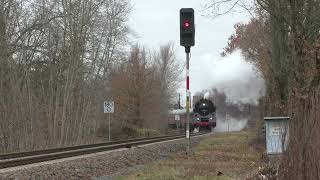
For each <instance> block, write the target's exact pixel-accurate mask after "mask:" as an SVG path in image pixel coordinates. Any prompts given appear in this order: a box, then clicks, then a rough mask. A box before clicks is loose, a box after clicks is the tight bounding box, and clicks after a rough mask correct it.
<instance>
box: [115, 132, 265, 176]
mask: <svg viewBox="0 0 320 180" xmlns="http://www.w3.org/2000/svg"><path fill="white" fill-rule="evenodd" d="M253 138H254V135H253V134H252V133H249V132H234V133H219V134H216V135H215V136H214V137H212V138H209V139H207V140H204V141H202V142H201V143H200V144H199V145H198V146H197V147H196V148H194V149H193V150H194V153H193V155H191V156H187V155H186V154H185V153H179V154H175V155H173V156H172V157H171V158H170V159H167V160H163V161H160V162H156V163H154V164H152V165H151V166H149V167H147V168H146V169H144V170H143V171H141V172H136V173H134V174H132V175H129V176H126V177H118V179H121V180H122V179H133V180H135V179H137V180H138V179H148V180H149V179H150V180H152V179H155V180H156V179H165V180H167V179H195V180H202V179H218V180H223V179H236V178H243V177H244V175H245V174H247V173H248V172H251V171H253V170H255V169H257V168H258V166H259V158H260V152H258V151H257V150H256V148H254V147H252V146H250V145H249V142H250V141H251V140H252V139H253ZM218 172H221V173H223V175H221V176H217V174H218Z"/></svg>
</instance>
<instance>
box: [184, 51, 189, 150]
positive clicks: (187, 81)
mask: <svg viewBox="0 0 320 180" xmlns="http://www.w3.org/2000/svg"><path fill="white" fill-rule="evenodd" d="M185 51H186V60H187V63H186V85H187V91H186V95H187V102H186V113H187V127H186V139H187V153H188V154H190V132H189V131H190V113H189V112H190V111H189V108H190V107H189V106H190V93H189V92H190V87H189V86H190V82H189V80H190V79H189V61H190V56H189V55H190V47H185Z"/></svg>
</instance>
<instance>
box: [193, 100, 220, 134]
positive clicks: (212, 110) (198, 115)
mask: <svg viewBox="0 0 320 180" xmlns="http://www.w3.org/2000/svg"><path fill="white" fill-rule="evenodd" d="M216 122H217V121H216V106H215V105H214V104H213V102H212V101H210V100H208V99H204V98H202V99H200V100H199V101H198V102H196V103H195V105H194V109H193V114H192V119H191V130H194V129H196V128H198V129H199V130H203V129H205V130H209V131H211V130H212V128H214V127H216Z"/></svg>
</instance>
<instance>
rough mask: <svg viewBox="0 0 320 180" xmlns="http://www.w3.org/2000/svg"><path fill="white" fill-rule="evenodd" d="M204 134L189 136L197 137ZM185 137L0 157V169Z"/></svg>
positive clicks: (112, 143) (163, 137)
mask: <svg viewBox="0 0 320 180" xmlns="http://www.w3.org/2000/svg"><path fill="white" fill-rule="evenodd" d="M203 134H205V133H197V134H191V137H192V136H199V135H203ZM184 137H185V135H174V136H160V137H153V138H143V139H132V140H126V141H114V142H107V143H99V144H90V145H80V146H72V147H65V148H56V149H47V150H39V151H30V152H21V153H13V154H3V155H0V169H4V168H9V167H16V166H21V165H27V164H33V163H38V162H45V161H50V160H56V159H62V158H68V157H73V156H80V155H85V154H91V153H97V152H103V151H110V150H116V149H121V148H131V147H132V146H138V145H145V144H151V143H155V142H162V141H168V140H174V139H180V138H184Z"/></svg>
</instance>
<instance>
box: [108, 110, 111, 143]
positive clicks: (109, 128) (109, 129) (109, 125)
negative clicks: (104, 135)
mask: <svg viewBox="0 0 320 180" xmlns="http://www.w3.org/2000/svg"><path fill="white" fill-rule="evenodd" d="M110 119H111V115H110V114H109V136H108V137H109V141H111V127H110V121H111V120H110Z"/></svg>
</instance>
